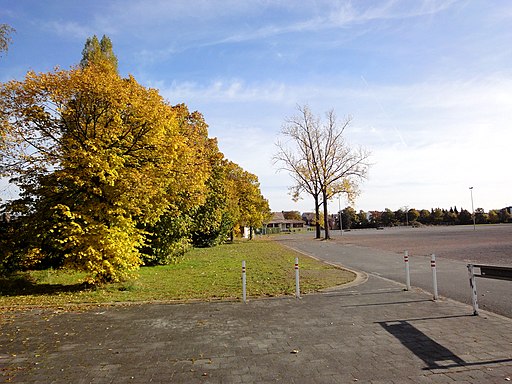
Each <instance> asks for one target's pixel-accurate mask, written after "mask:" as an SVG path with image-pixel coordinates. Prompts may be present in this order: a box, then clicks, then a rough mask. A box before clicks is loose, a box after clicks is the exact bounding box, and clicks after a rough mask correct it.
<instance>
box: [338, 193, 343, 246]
mask: <svg viewBox="0 0 512 384" xmlns="http://www.w3.org/2000/svg"><path fill="white" fill-rule="evenodd" d="M338 220H339V221H340V236H343V224H342V220H341V192H340V194H339V195H338Z"/></svg>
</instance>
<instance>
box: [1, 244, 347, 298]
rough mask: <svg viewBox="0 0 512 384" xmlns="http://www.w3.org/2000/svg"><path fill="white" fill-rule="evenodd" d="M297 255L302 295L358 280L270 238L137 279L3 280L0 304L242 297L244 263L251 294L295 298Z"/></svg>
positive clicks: (29, 276)
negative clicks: (100, 282)
mask: <svg viewBox="0 0 512 384" xmlns="http://www.w3.org/2000/svg"><path fill="white" fill-rule="evenodd" d="M295 257H299V264H300V277H301V292H302V293H308V292H313V291H316V290H319V289H322V288H326V287H331V286H335V285H340V284H345V283H347V282H350V281H352V280H353V279H354V278H355V276H354V274H353V273H352V272H348V271H344V270H341V269H337V268H334V267H332V266H330V265H327V264H324V263H321V262H319V261H317V260H314V259H311V258H308V257H306V256H304V255H301V254H297V253H295V252H293V251H291V250H289V249H287V248H284V247H282V246H280V245H279V244H277V243H276V242H272V241H268V240H254V241H238V242H235V243H234V244H225V245H221V246H218V247H214V248H202V249H194V250H192V251H191V252H189V253H187V255H186V257H185V259H184V260H183V261H182V262H180V263H179V264H176V265H168V266H157V267H143V268H141V269H140V271H139V272H138V278H137V279H134V280H132V281H128V282H125V283H119V284H110V285H106V286H104V287H97V288H93V289H92V288H88V287H86V286H85V285H84V284H81V283H80V280H81V279H83V277H84V275H83V274H79V273H70V272H65V271H56V270H46V271H30V272H26V273H23V274H19V275H16V276H14V277H10V278H8V279H5V278H0V306H4V307H5V306H19V305H66V304H81V303H94V304H96V303H109V302H140V301H166V300H191V299H201V300H210V299H228V298H239V297H241V294H242V292H241V263H242V260H246V263H247V294H248V296H249V297H251V296H259V297H262V296H278V295H292V294H294V292H295V280H294V279H295V271H294V260H295Z"/></svg>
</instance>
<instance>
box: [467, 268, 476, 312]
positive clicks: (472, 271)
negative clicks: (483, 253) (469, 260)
mask: <svg viewBox="0 0 512 384" xmlns="http://www.w3.org/2000/svg"><path fill="white" fill-rule="evenodd" d="M468 272H469V286H470V287H471V303H472V304H473V315H475V316H478V296H477V293H476V280H475V266H474V265H473V264H468Z"/></svg>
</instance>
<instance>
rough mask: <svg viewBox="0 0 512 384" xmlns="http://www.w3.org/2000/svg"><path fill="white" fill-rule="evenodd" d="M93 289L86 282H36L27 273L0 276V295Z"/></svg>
mask: <svg viewBox="0 0 512 384" xmlns="http://www.w3.org/2000/svg"><path fill="white" fill-rule="evenodd" d="M91 289H94V286H92V285H91V284H88V283H75V284H48V283H38V282H36V281H34V280H33V279H32V278H30V277H29V276H27V275H11V276H7V277H5V276H4V277H0V295H2V296H23V295H54V294H58V293H74V292H81V291H84V290H91Z"/></svg>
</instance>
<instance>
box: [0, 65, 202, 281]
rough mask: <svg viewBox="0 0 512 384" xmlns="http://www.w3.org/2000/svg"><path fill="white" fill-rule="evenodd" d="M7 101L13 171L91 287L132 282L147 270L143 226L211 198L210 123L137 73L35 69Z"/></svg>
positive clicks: (9, 90)
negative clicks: (45, 212)
mask: <svg viewBox="0 0 512 384" xmlns="http://www.w3.org/2000/svg"><path fill="white" fill-rule="evenodd" d="M0 100H1V101H0V103H1V107H2V111H3V112H4V113H5V115H4V116H8V118H2V133H3V135H2V138H5V140H3V141H4V142H5V143H7V144H8V145H5V146H3V147H2V148H0V151H1V155H2V158H3V160H5V165H4V168H3V169H4V171H5V173H6V174H9V175H10V176H16V177H18V179H17V180H18V183H19V186H20V187H21V189H22V191H24V192H26V193H28V194H33V195H35V196H37V199H36V200H35V203H34V204H36V205H38V206H36V207H34V209H39V210H48V211H49V214H51V213H53V219H52V220H53V221H52V222H53V223H54V224H53V227H52V228H51V230H52V231H53V232H52V237H53V240H52V241H53V245H54V246H55V247H57V248H58V249H61V251H62V252H63V253H64V257H65V263H66V265H68V266H72V267H73V268H76V269H79V270H86V271H88V272H89V273H90V275H91V281H94V282H101V281H117V280H122V279H124V278H126V277H127V275H128V274H129V273H130V272H131V271H133V270H135V269H137V268H138V267H139V266H140V264H141V260H140V255H139V251H138V249H139V248H140V246H141V245H142V244H143V243H144V238H145V234H144V232H142V231H141V230H140V229H138V228H137V224H151V223H155V222H156V221H157V220H158V219H159V217H160V216H161V214H162V212H164V211H165V210H168V209H169V208H170V207H171V206H173V205H174V206H183V205H185V206H187V205H188V206H193V205H197V204H200V203H201V202H202V201H204V194H205V189H206V186H205V181H206V179H207V178H208V176H209V173H210V166H209V164H208V162H207V161H205V160H204V158H205V156H206V147H207V146H208V140H209V139H208V137H207V129H206V124H205V123H204V121H202V117H200V116H195V118H194V119H191V118H190V116H191V115H190V114H189V113H188V110H186V107H184V106H177V107H172V106H170V105H169V104H168V103H166V102H165V101H164V100H163V99H162V97H161V96H160V95H159V94H158V92H157V91H156V90H154V89H147V88H145V87H143V86H141V85H139V84H138V83H137V82H136V81H135V79H134V78H133V77H131V76H130V77H129V78H127V79H126V78H121V77H120V76H119V75H118V74H117V73H116V72H115V71H114V70H108V68H106V67H105V66H96V65H92V64H91V65H87V66H85V67H83V68H75V69H72V70H69V71H64V70H59V69H56V70H55V71H53V72H50V73H41V74H36V73H34V72H29V73H28V74H27V76H26V78H25V80H24V81H11V82H8V83H5V84H2V86H1V88H0ZM34 175H35V177H34ZM180 201H181V203H180Z"/></svg>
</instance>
